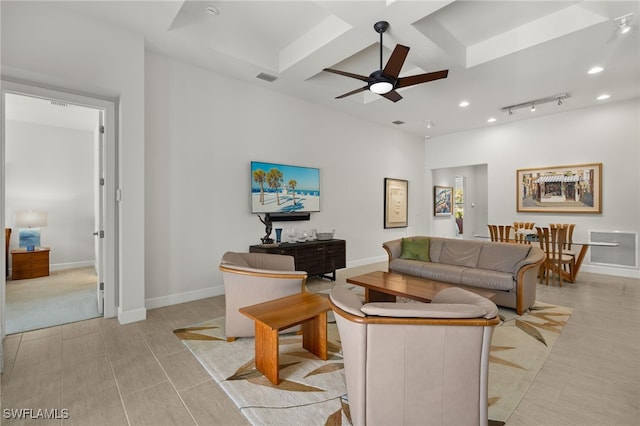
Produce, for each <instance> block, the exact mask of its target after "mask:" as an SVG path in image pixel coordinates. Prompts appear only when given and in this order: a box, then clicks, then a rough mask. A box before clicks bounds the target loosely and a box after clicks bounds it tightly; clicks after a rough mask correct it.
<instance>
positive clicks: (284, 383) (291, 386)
mask: <svg viewBox="0 0 640 426" xmlns="http://www.w3.org/2000/svg"><path fill="white" fill-rule="evenodd" d="M247 381H248V382H249V383H253V384H254V385H258V386H265V387H268V388H274V389H279V390H283V391H290V392H326V390H325V389H320V388H316V387H314V386H309V385H305V384H304V383H298V382H292V381H290V380H287V379H282V380H281V381H280V384H279V385H274V384H273V383H271V380H269V379H267V378H266V377H264V376H263V375H262V374H260V377H252V378H250V379H247Z"/></svg>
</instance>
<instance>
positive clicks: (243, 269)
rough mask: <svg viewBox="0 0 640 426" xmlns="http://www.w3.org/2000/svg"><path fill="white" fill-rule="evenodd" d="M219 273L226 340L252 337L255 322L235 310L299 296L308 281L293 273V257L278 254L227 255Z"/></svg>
mask: <svg viewBox="0 0 640 426" xmlns="http://www.w3.org/2000/svg"><path fill="white" fill-rule="evenodd" d="M220 270H221V271H222V278H223V281H224V294H225V305H226V308H225V323H224V324H225V335H226V336H227V340H228V341H233V340H235V339H236V338H237V337H249V336H255V325H254V322H253V321H252V320H251V319H250V318H248V317H246V316H245V315H243V314H241V313H240V312H238V309H240V308H242V307H244V306H250V305H255V304H257V303H261V302H266V301H268V300H273V299H278V298H280V297H284V296H289V295H292V294H295V293H300V292H302V291H303V290H304V288H305V284H306V282H307V273H306V272H304V271H296V270H295V262H294V258H293V256H284V255H279V254H267V253H234V252H227V253H225V254H224V256H223V257H222V261H221V262H220ZM284 331H291V330H284Z"/></svg>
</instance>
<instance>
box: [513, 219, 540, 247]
mask: <svg viewBox="0 0 640 426" xmlns="http://www.w3.org/2000/svg"><path fill="white" fill-rule="evenodd" d="M534 225H535V222H513V229H514V234H513V239H514V241H515V242H516V243H519V244H531V238H528V237H529V235H528V234H527V233H526V232H518V231H520V230H521V229H523V230H529V231H532V232H533V227H534Z"/></svg>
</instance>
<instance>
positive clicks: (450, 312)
mask: <svg viewBox="0 0 640 426" xmlns="http://www.w3.org/2000/svg"><path fill="white" fill-rule="evenodd" d="M362 312H364V313H365V314H367V315H376V316H379V317H400V318H482V317H484V316H485V315H487V312H486V310H485V309H484V308H483V307H482V306H479V305H475V304H462V303H458V304H443V303H441V304H435V305H434V304H433V303H393V302H374V303H367V304H366V305H363V306H362ZM496 312H497V309H496ZM493 316H495V315H493ZM491 318H493V317H491Z"/></svg>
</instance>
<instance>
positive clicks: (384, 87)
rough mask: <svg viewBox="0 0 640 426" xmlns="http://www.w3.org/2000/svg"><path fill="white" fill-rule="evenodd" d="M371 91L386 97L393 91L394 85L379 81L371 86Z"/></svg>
mask: <svg viewBox="0 0 640 426" xmlns="http://www.w3.org/2000/svg"><path fill="white" fill-rule="evenodd" d="M369 90H371V91H372V92H373V93H377V94H378V95H385V94H387V93H389V92H390V91H392V90H393V84H391V83H389V82H388V81H377V82H375V83H373V84H372V85H371V86H369Z"/></svg>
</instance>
